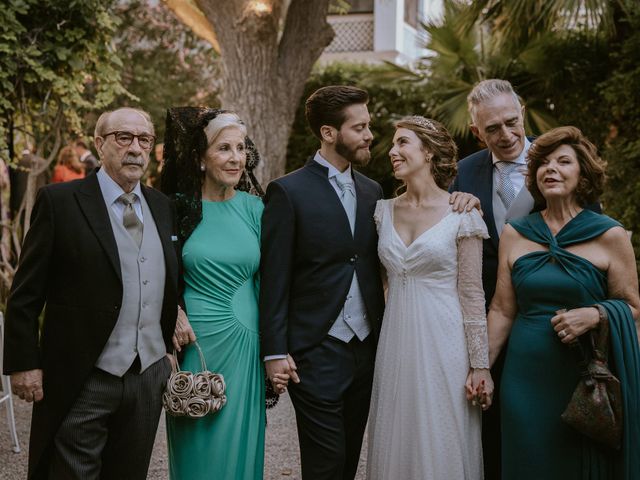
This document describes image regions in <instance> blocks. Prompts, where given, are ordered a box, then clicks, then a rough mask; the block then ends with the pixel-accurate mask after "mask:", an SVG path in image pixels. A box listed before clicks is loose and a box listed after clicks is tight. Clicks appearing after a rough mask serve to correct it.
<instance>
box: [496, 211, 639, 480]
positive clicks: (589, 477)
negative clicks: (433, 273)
mask: <svg viewBox="0 0 640 480" xmlns="http://www.w3.org/2000/svg"><path fill="white" fill-rule="evenodd" d="M510 223H511V225H512V226H513V227H514V228H515V229H516V230H517V231H518V232H519V233H520V234H522V235H523V236H525V237H526V238H528V239H530V240H532V241H534V242H536V243H539V244H542V245H544V246H545V247H547V248H548V249H549V250H548V251H537V252H532V253H529V254H526V255H523V256H522V257H520V258H518V259H517V260H516V262H515V264H514V265H513V270H512V281H513V287H514V290H515V293H516V299H517V306H518V315H517V317H516V319H515V321H514V324H513V328H512V330H511V335H510V338H509V343H508V347H507V354H506V359H505V366H504V372H503V376H502V383H501V385H502V386H501V405H502V407H501V417H502V435H503V438H502V464H503V474H502V478H503V479H504V480H541V479H544V480H555V479H557V480H596V479H597V480H604V479H616V480H623V479H624V480H632V479H638V478H640V455H638V451H639V450H638V447H639V446H640V421H639V418H638V416H639V415H638V414H639V413H640V388H639V386H640V360H639V359H640V355H639V353H638V338H637V335H636V329H635V325H634V321H633V318H632V316H631V311H630V309H629V307H628V305H627V304H626V303H625V302H624V301H622V300H607V299H608V292H607V274H606V272H603V271H600V270H599V269H597V268H596V267H595V266H594V265H593V264H591V263H590V262H589V261H587V260H585V259H584V258H582V257H579V256H577V255H575V254H573V253H571V252H569V251H568V250H565V248H566V247H568V246H570V245H574V244H578V243H581V242H585V241H588V240H591V239H593V238H595V237H597V236H599V235H602V234H603V233H604V232H605V231H607V230H608V229H610V228H612V227H615V226H619V225H620V224H619V223H618V222H616V221H615V220H612V219H611V218H609V217H607V216H605V215H599V214H597V213H594V212H592V211H590V210H583V211H581V212H580V213H579V214H578V215H576V217H574V218H573V219H572V220H571V221H570V222H569V223H567V224H566V225H565V226H564V227H563V228H562V230H560V231H559V232H558V234H557V235H556V236H555V237H554V236H553V235H552V234H551V231H550V230H549V228H548V227H547V225H546V223H545V222H544V220H543V218H542V216H541V215H540V214H539V213H534V214H531V215H529V216H527V217H524V218H521V219H518V220H515V221H513V222H510ZM595 303H599V304H601V305H603V306H604V307H605V309H606V310H607V312H608V314H609V321H610V324H611V346H610V355H609V361H610V366H611V368H612V370H613V371H614V374H616V375H617V376H618V378H619V379H620V381H621V383H622V389H623V397H624V408H625V425H624V431H625V433H624V442H623V448H622V450H621V452H614V451H611V450H607V449H605V448H601V447H599V446H597V445H596V444H595V443H594V442H592V441H590V440H589V439H587V438H586V437H584V436H582V435H580V434H579V433H577V432H576V431H575V430H573V429H572V428H571V427H569V426H568V425H566V424H565V423H563V422H562V420H561V419H560V414H561V413H562V412H563V411H564V409H565V407H566V406H567V403H568V402H569V400H570V398H571V395H572V393H573V391H574V389H575V387H576V385H577V383H578V379H579V374H578V367H577V361H576V358H575V356H574V355H575V354H574V353H573V352H572V351H571V350H570V348H569V347H568V346H567V345H565V344H563V343H562V342H560V340H559V338H558V335H557V334H556V332H555V331H554V330H553V327H552V325H551V322H550V319H551V317H553V316H554V315H555V313H554V312H555V311H557V310H559V309H562V308H566V309H572V308H578V307H583V306H588V305H593V304H595Z"/></svg>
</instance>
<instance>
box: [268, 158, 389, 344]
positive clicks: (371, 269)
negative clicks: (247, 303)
mask: <svg viewBox="0 0 640 480" xmlns="http://www.w3.org/2000/svg"><path fill="white" fill-rule="evenodd" d="M353 178H354V184H355V188H356V198H357V210H356V221H355V231H354V234H352V233H351V227H350V226H349V219H348V217H347V214H346V212H345V211H344V207H343V206H342V203H341V202H340V199H339V198H338V196H337V195H336V192H335V190H334V189H333V187H332V186H331V183H330V182H329V178H328V169H327V168H326V167H324V166H322V165H320V164H319V163H318V162H316V161H315V160H313V158H311V159H309V161H308V162H307V164H306V165H305V166H304V167H302V168H300V169H299V170H296V171H294V172H292V173H290V174H288V175H285V176H284V177H281V178H278V179H277V180H274V181H273V182H271V183H270V184H269V186H268V187H267V192H266V195H265V197H264V202H265V209H264V213H263V217H262V258H261V282H260V283H261V287H260V333H261V342H262V354H263V355H265V356H267V355H277V354H285V353H292V354H295V353H299V352H301V351H303V350H306V349H309V348H311V347H313V346H315V345H317V344H319V343H320V342H321V341H322V340H323V339H324V338H325V337H326V335H327V333H328V332H329V330H330V328H331V326H332V325H333V322H334V321H335V320H336V318H337V316H338V313H339V312H340V310H341V309H342V307H343V305H344V302H345V299H346V296H347V293H348V292H349V287H350V286H351V280H352V278H353V273H354V271H355V272H356V274H357V276H358V280H359V285H360V291H361V292H362V297H363V300H364V303H365V307H366V312H367V318H368V319H369V321H370V322H371V325H372V327H373V332H374V334H375V335H377V333H378V331H379V329H380V323H381V321H382V312H383V309H384V297H383V293H382V282H381V279H380V267H379V261H378V254H377V245H378V235H377V233H376V226H375V223H374V220H373V212H374V210H375V206H376V202H377V201H378V200H379V199H380V198H382V188H381V187H380V185H378V184H377V183H376V182H374V181H373V180H371V179H369V178H367V177H365V176H364V175H362V174H360V173H358V172H356V171H355V170H354V171H353Z"/></svg>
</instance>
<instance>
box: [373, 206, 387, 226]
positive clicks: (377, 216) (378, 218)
mask: <svg viewBox="0 0 640 480" xmlns="http://www.w3.org/2000/svg"><path fill="white" fill-rule="evenodd" d="M384 202H385V201H384V200H378V201H377V202H376V209H375V211H374V212H373V220H374V221H375V222H376V230H377V231H378V233H380V226H381V225H382V215H383V214H384Z"/></svg>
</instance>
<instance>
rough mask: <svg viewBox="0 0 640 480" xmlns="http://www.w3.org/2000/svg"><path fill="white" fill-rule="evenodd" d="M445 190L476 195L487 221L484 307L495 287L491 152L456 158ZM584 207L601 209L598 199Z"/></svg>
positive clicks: (483, 280) (538, 208)
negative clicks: (454, 175) (447, 188)
mask: <svg viewBox="0 0 640 480" xmlns="http://www.w3.org/2000/svg"><path fill="white" fill-rule="evenodd" d="M529 140H532V139H529ZM524 188H526V187H524ZM449 191H450V192H467V193H471V194H473V195H475V196H476V197H478V198H479V199H480V204H481V206H482V211H483V213H484V217H483V218H484V222H485V223H486V225H487V229H488V230H489V237H490V238H488V239H486V240H484V241H483V245H482V286H483V288H484V295H485V300H486V307H487V309H488V308H489V305H490V304H491V299H492V298H493V295H494V293H495V291H496V281H497V278H498V244H499V236H498V230H497V229H496V224H495V220H494V216H493V200H492V199H493V162H492V161H491V152H489V150H488V149H484V150H481V151H479V152H476V153H474V154H473V155H469V156H468V157H465V158H463V159H462V160H460V161H459V162H458V174H457V175H456V177H455V179H454V180H453V183H452V184H451V187H449ZM541 208H542V206H541V205H536V206H534V208H533V210H532V212H533V211H537V210H540V209H541ZM586 208H588V209H590V210H593V211H595V212H598V213H601V212H602V209H601V208H600V204H599V203H595V204H592V205H588V206H587V207H586Z"/></svg>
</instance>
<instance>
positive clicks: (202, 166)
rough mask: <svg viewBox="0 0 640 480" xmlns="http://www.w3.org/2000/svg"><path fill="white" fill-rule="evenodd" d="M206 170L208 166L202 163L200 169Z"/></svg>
mask: <svg viewBox="0 0 640 480" xmlns="http://www.w3.org/2000/svg"><path fill="white" fill-rule="evenodd" d="M205 170H206V167H205V166H204V163H201V164H200V171H201V172H204V171H205Z"/></svg>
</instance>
